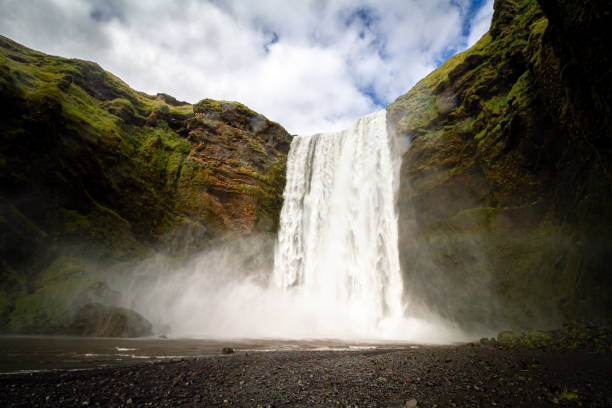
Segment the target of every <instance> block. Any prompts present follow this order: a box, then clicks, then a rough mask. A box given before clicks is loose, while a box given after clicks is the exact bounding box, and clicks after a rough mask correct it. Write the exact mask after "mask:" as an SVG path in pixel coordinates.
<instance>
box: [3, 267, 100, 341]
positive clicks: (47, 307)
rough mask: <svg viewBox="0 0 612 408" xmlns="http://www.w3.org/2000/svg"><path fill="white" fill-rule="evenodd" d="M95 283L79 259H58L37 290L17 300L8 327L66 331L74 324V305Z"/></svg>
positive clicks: (38, 283) (41, 280) (43, 277)
mask: <svg viewBox="0 0 612 408" xmlns="http://www.w3.org/2000/svg"><path fill="white" fill-rule="evenodd" d="M95 282H96V281H95V280H94V279H93V278H92V277H91V276H90V275H88V274H87V273H86V271H85V268H84V266H83V265H82V264H81V263H80V262H79V261H78V260H76V259H74V258H68V257H60V258H58V259H56V260H55V261H54V262H53V263H52V264H51V265H50V266H49V267H48V268H47V269H45V270H44V271H43V272H42V274H41V275H40V277H39V278H38V279H37V280H36V282H35V285H36V288H35V290H34V291H33V292H32V293H29V294H27V295H25V296H22V297H20V298H19V299H17V301H16V303H15V306H14V310H13V311H12V312H11V314H10V318H9V328H10V329H11V330H16V331H29V330H32V329H40V328H56V329H61V328H67V327H68V326H69V325H70V324H71V321H72V311H71V307H72V304H73V302H74V301H75V300H76V299H77V297H78V296H79V295H80V294H81V293H82V292H83V291H85V290H86V289H87V288H88V287H89V286H91V285H93V284H95Z"/></svg>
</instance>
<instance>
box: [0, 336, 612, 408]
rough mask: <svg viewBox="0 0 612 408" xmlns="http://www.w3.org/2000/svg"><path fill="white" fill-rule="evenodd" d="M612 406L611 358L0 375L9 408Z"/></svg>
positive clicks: (480, 355)
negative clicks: (96, 407) (37, 407)
mask: <svg viewBox="0 0 612 408" xmlns="http://www.w3.org/2000/svg"><path fill="white" fill-rule="evenodd" d="M415 401H416V404H418V407H436V406H437V407H454V406H457V407H491V406H499V407H539V406H555V405H560V406H583V407H612V353H590V352H563V351H554V352H553V351H540V350H528V349H520V350H516V349H514V350H501V349H498V348H496V347H494V346H482V345H463V346H420V347H418V348H412V349H403V350H360V351H272V352H251V353H245V352H240V351H237V352H235V353H233V354H230V355H226V356H215V357H207V358H194V359H188V360H180V361H170V362H164V363H153V364H142V365H137V366H130V367H117V368H104V369H89V370H81V371H62V370H58V371H51V372H38V373H29V374H10V375H3V376H0V406H3V407H17V406H19V407H36V406H45V407H72V406H78V407H85V406H113V407H114V406H117V407H119V406H172V407H176V406H187V407H194V406H196V407H208V406H238V407H258V406H261V407H283V406H287V407H349V406H350V407H410V406H415V405H416V404H415Z"/></svg>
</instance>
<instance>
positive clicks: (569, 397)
mask: <svg viewBox="0 0 612 408" xmlns="http://www.w3.org/2000/svg"><path fill="white" fill-rule="evenodd" d="M558 399H559V401H564V400H565V401H574V400H577V399H578V394H576V393H575V392H570V391H563V392H562V393H561V394H559V398H558Z"/></svg>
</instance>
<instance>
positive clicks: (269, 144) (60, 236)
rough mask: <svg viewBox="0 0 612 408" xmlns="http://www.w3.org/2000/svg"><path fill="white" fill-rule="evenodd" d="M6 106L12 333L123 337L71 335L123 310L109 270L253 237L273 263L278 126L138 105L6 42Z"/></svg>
mask: <svg viewBox="0 0 612 408" xmlns="http://www.w3.org/2000/svg"><path fill="white" fill-rule="evenodd" d="M0 100H1V101H2V103H1V105H2V106H3V108H2V109H1V110H0V134H1V138H2V142H1V143H0V169H1V171H0V231H1V232H0V259H1V263H0V276H1V281H0V327H2V328H4V329H5V330H6V331H19V332H23V331H25V332H40V331H42V332H67V333H83V332H88V331H89V333H88V334H113V335H116V333H114V332H113V331H112V330H110V331H108V330H107V331H106V332H100V333H96V332H95V330H94V333H90V332H91V328H85V327H80V328H79V327H75V323H74V322H73V317H75V316H76V314H78V313H79V310H80V309H82V308H83V307H84V306H85V305H87V304H97V303H101V304H113V303H114V300H116V299H114V298H116V297H117V294H116V293H114V291H112V290H110V289H109V288H108V286H107V285H106V283H105V282H104V279H103V277H99V276H96V269H98V267H99V266H100V265H102V264H103V265H105V266H108V265H112V264H119V263H121V262H129V261H130V260H134V259H138V258H143V257H146V256H151V255H152V254H155V253H161V254H164V255H168V256H172V257H176V258H179V259H180V258H181V257H188V256H189V255H190V254H193V253H195V252H197V251H198V250H202V249H205V248H207V247H209V246H210V245H214V244H216V243H218V242H219V241H223V240H228V239H230V240H233V239H237V238H244V237H248V236H249V235H251V234H254V233H257V234H258V235H262V236H268V241H269V242H268V243H267V245H269V246H268V248H267V251H268V252H270V253H272V248H273V236H274V233H275V232H276V229H277V223H278V214H279V212H280V208H281V206H282V192H283V188H284V184H285V181H284V179H285V169H284V168H285V162H286V157H287V156H286V155H287V152H288V150H289V144H290V142H291V136H290V135H289V134H288V133H287V132H286V131H285V130H284V129H283V128H282V127H281V126H280V125H278V124H277V123H275V122H271V121H269V120H268V119H267V118H265V117H264V116H262V115H260V114H257V113H256V112H253V111H252V110H250V109H249V108H247V107H246V106H244V105H242V104H240V103H237V102H223V101H214V100H210V99H204V100H202V101H200V102H199V103H197V104H195V105H190V104H188V103H185V102H180V101H177V100H176V99H174V98H173V97H171V96H168V95H165V94H158V95H157V96H151V95H146V94H144V93H141V92H136V91H134V90H132V89H130V88H129V87H128V86H127V85H126V84H125V83H123V82H122V81H121V80H119V79H118V78H116V77H115V76H113V75H112V74H109V73H108V72H105V71H104V70H102V69H101V68H100V67H99V66H98V65H96V64H94V63H91V62H87V61H81V60H69V59H65V58H60V57H54V56H49V55H45V54H42V53H39V52H36V51H33V50H30V49H27V48H25V47H23V46H21V45H19V44H17V43H15V42H13V41H11V40H9V39H7V38H4V37H0ZM87 310H90V311H91V308H90V309H87ZM101 313H102V312H101ZM104 313H107V314H110V315H112V314H113V312H112V311H110V310H106V311H104ZM104 313H102V314H104ZM116 331H117V330H115V332H116ZM126 334H133V333H126Z"/></svg>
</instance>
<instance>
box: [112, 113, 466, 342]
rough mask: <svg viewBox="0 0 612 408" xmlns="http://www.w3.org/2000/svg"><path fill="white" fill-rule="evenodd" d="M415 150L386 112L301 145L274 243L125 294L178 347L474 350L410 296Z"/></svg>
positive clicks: (201, 260) (125, 281)
mask: <svg viewBox="0 0 612 408" xmlns="http://www.w3.org/2000/svg"><path fill="white" fill-rule="evenodd" d="M408 148H409V141H407V140H405V138H401V139H398V138H396V137H395V135H394V133H389V132H388V131H387V122H386V113H385V111H381V112H376V113H373V114H370V115H367V116H365V117H363V118H361V119H359V120H357V121H356V122H355V123H354V124H353V126H351V127H349V128H348V129H346V130H345V131H343V132H335V133H329V134H317V135H314V136H311V137H302V136H296V137H295V138H294V140H293V142H292V147H291V152H290V154H289V158H288V164H287V169H288V170H287V185H286V187H285V193H284V204H283V209H282V211H281V214H280V225H281V227H280V231H279V233H278V239H277V240H276V242H275V243H272V244H271V242H270V240H271V238H270V237H268V236H252V237H250V238H248V239H242V240H239V241H236V240H233V241H227V242H226V243H225V244H223V245H219V246H217V247H215V248H213V249H210V250H208V251H206V252H204V253H201V254H199V255H198V256H197V257H195V258H193V259H191V260H189V261H184V262H180V263H179V262H176V261H173V260H172V259H170V258H164V257H161V256H157V257H153V258H150V259H148V260H146V261H143V262H142V263H140V264H138V265H137V266H136V267H135V268H133V270H132V271H131V272H129V273H127V274H118V275H119V276H117V278H114V279H113V282H114V283H119V285H118V287H116V288H115V289H116V290H119V291H120V292H121V293H122V298H123V299H124V302H125V306H126V307H129V308H131V309H134V310H136V311H137V312H139V313H141V314H142V315H143V316H145V317H146V318H147V319H149V320H150V321H151V322H152V323H153V324H154V325H155V327H156V330H157V332H158V333H159V334H163V335H167V336H168V335H169V336H173V337H199V338H210V339H237V338H238V339H244V338H275V339H334V340H347V341H361V342H364V341H367V342H372V341H401V342H413V343H435V344H446V343H452V342H461V341H467V340H470V339H471V338H473V336H472V335H469V334H467V333H465V332H463V331H462V330H461V329H460V328H459V327H458V326H456V325H454V324H452V323H451V322H449V321H445V320H444V319H441V318H440V317H438V316H436V315H435V314H433V313H430V312H429V311H428V309H427V308H426V307H423V306H422V305H421V306H419V307H414V305H416V304H417V303H416V302H415V301H411V299H410V297H407V296H406V293H407V292H405V291H404V283H403V278H402V273H401V270H400V264H399V254H398V231H397V214H396V211H397V208H396V201H397V192H398V188H399V180H398V178H399V170H400V164H401V153H402V152H404V151H405V150H406V149H408ZM272 256H274V259H272Z"/></svg>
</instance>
